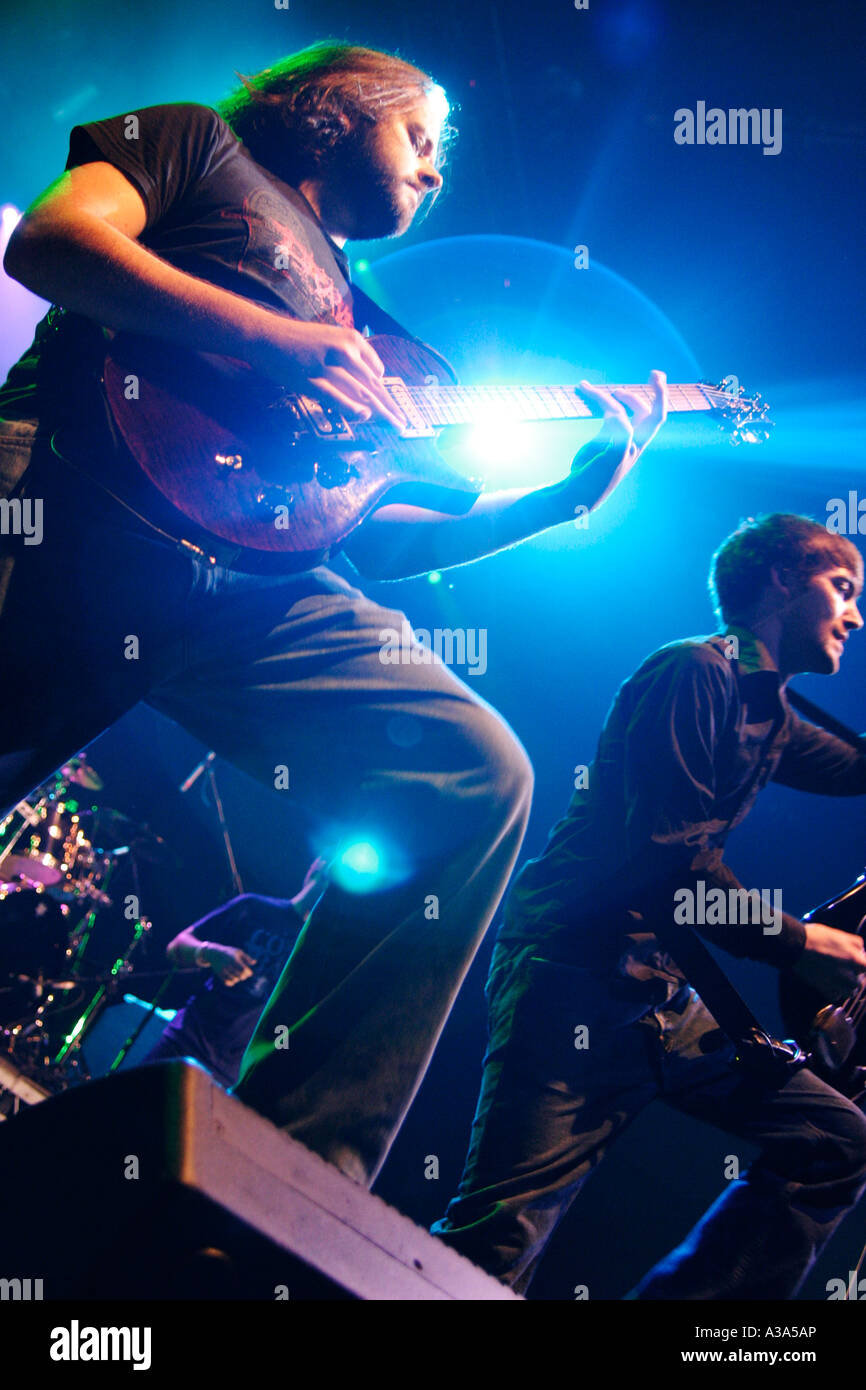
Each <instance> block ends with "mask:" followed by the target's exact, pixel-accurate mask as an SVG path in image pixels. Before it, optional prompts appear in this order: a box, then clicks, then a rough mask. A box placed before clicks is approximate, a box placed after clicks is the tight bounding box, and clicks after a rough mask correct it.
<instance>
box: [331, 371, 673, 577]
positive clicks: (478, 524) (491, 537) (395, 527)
mask: <svg viewBox="0 0 866 1390" xmlns="http://www.w3.org/2000/svg"><path fill="white" fill-rule="evenodd" d="M650 384H651V386H652V392H651V397H652V400H651V404H650V405H647V404H646V402H644V401H643V400H640V399H639V398H638V397H637V396H636V395H633V394H631V393H630V392H627V391H621V392H618V393H617V395H616V396H614V395H613V394H612V393H611V392H609V391H605V390H604V389H603V388H602V387H600V386H591V385H590V384H589V382H582V383H581V391H582V392H583V394H584V395H586V396H588V397H591V398H592V399H593V400H594V401H596V402H597V403H598V404H600V405H601V406H602V408H603V409H604V419H603V421H602V426H601V429H600V430H599V432H598V434H597V435H596V436H595V438H594V439H592V440H591V441H590V442H589V443H588V444H586V445H585V446H584V447H583V448H582V449H581V450H580V452H579V453H578V454H577V455H576V457H575V459H574V462H573V463H572V467H571V473H570V474H569V476H568V477H567V478H565V479H564V480H563V481H562V482H559V483H554V484H553V485H552V486H550V487H543V488H519V489H518V488H515V489H513V490H511V491H509V492H490V493H482V495H481V496H480V497H479V498H478V500H477V501H476V502H475V503H474V505H473V506H472V507H471V508H470V510H469V511H468V512H466V513H464V515H463V516H447V515H445V514H444V513H442V512H433V511H428V510H427V509H426V508H424V507H413V506H408V505H406V504H395V503H390V504H386V505H385V506H384V507H380V509H379V510H378V511H376V512H374V513H373V514H372V516H370V517H368V518H367V520H366V521H365V523H364V525H363V526H362V527H360V529H359V530H358V531H357V532H356V533H355V535H354V536H353V537H352V538H351V540H350V542H349V543H348V545H346V546H345V547H344V548H345V550H346V553H347V554H348V556H349V558H350V559H351V560H352V561H353V563H355V564H356V565H357V567H358V569H359V570H360V571H361V573H362V574H365V575H367V576H368V577H370V578H372V579H404V578H407V577H408V576H410V575H413V574H425V573H427V572H428V571H429V570H434V569H447V568H448V567H449V565H463V564H467V563H468V562H469V561H470V560H479V559H481V557H482V556H484V555H492V554H493V553H494V552H495V551H497V550H504V549H506V547H508V546H510V545H516V544H517V542H518V541H522V540H526V539H527V537H529V536H534V535H537V534H538V532H539V531H546V530H548V529H549V528H550V527H551V526H558V525H561V524H562V522H565V521H573V520H574V517H575V515H576V513H577V510H578V508H579V507H582V508H586V509H587V510H589V511H595V509H596V508H597V507H600V506H601V504H602V502H604V501H605V499H606V498H607V497H609V496H610V494H611V493H612V492H613V490H614V488H616V487H618V486H619V484H620V483H621V482H622V480H623V479H624V478H625V477H626V475H627V474H628V473H630V472H631V470H632V468H633V467H634V465H635V464H636V463H637V460H638V459H639V458H640V456H641V454H642V453H643V451H644V449H645V448H646V446H647V445H648V444H649V443H650V441H651V440H652V439H653V438H654V437H655V435H656V434H657V433H658V431H659V429H660V428H661V426H662V425H663V423H664V421H665V419H666V416H667V380H666V377H665V374H664V372H652V373H651V375H650ZM629 411H631V415H629Z"/></svg>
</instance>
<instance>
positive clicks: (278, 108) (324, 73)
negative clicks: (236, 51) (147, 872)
mask: <svg viewBox="0 0 866 1390" xmlns="http://www.w3.org/2000/svg"><path fill="white" fill-rule="evenodd" d="M238 76H239V77H240V79H241V84H242V85H241V86H240V87H238V88H237V89H236V90H235V91H234V92H232V93H231V94H230V96H228V97H227V98H226V99H225V101H223V102H221V103H220V105H219V106H218V107H217V110H218V111H219V114H220V115H221V116H222V118H223V120H224V121H226V123H227V124H228V125H229V126H230V127H231V129H232V131H233V132H234V134H235V135H237V137H238V139H240V140H242V141H243V143H244V144H245V145H246V147H247V149H248V150H249V151H250V154H251V155H252V156H253V159H255V160H256V161H257V162H258V163H259V164H262V165H264V166H265V168H266V169H269V170H270V171H271V172H272V173H274V174H276V175H277V176H278V177H279V178H281V179H282V180H283V181H284V182H285V183H288V184H289V185H291V186H292V187H297V185H298V184H299V183H301V182H302V181H303V180H304V179H306V178H310V177H312V176H314V175H315V174H316V173H317V172H318V171H319V170H320V169H321V167H322V164H323V163H324V162H325V160H326V159H327V157H328V155H329V154H330V153H332V152H333V151H334V150H336V149H337V147H338V146H339V145H340V144H342V143H343V142H344V141H346V140H347V139H349V138H351V137H354V136H355V135H357V134H358V132H359V131H360V130H361V129H362V128H363V126H364V125H365V124H368V125H375V124H376V122H377V121H379V120H381V119H382V117H383V116H386V115H388V114H390V113H391V112H395V111H401V110H405V109H406V108H407V107H409V106H412V105H414V104H415V102H417V101H418V100H420V99H422V98H428V99H430V98H432V99H433V100H434V101H435V102H436V103H437V104H438V105H439V106H440V108H441V110H442V117H443V119H442V132H441V135H440V139H439V146H438V151H437V164H440V165H441V164H442V163H444V159H445V152H446V149H447V147H448V146H450V144H451V142H452V140H453V137H454V134H455V132H454V130H453V128H452V127H451V126H450V125H449V124H448V119H447V117H448V101H447V99H446V97H445V93H444V91H443V90H442V88H441V87H440V86H439V85H438V83H436V82H434V81H433V78H432V77H430V76H429V74H428V73H426V72H423V71H422V70H421V68H416V67H415V66H414V65H413V64H412V63H408V62H406V61H405V59H403V58H398V57H397V55H396V54H394V53H384V52H381V51H380V50H379V49H375V48H361V47H359V46H358V45H356V44H348V43H338V42H326V43H316V44H312V45H311V46H310V47H309V48H304V49H301V51H300V52H299V53H292V54H290V55H289V56H288V57H287V58H283V59H281V60H280V62H278V63H274V65H273V67H270V68H265V69H264V70H263V71H262V72H259V73H256V74H255V75H254V76H252V77H244V76H243V75H242V74H240V73H238Z"/></svg>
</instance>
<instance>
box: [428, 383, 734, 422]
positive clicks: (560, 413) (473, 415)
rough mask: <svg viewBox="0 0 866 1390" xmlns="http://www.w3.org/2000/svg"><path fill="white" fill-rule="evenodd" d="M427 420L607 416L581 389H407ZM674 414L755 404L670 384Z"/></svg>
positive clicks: (641, 391)
mask: <svg viewBox="0 0 866 1390" xmlns="http://www.w3.org/2000/svg"><path fill="white" fill-rule="evenodd" d="M605 389H606V390H608V391H629V392H631V393H632V394H633V395H635V396H637V397H638V398H639V399H640V400H642V401H643V402H644V403H645V404H646V405H650V403H651V401H652V392H651V388H650V387H649V386H647V385H646V383H642V384H641V385H638V386H630V385H629V386H618V385H614V386H607V387H606V388H605ZM404 390H405V391H407V393H408V395H409V397H410V399H411V400H412V402H413V403H414V405H415V407H416V409H417V411H418V413H419V415H420V416H421V417H422V418H423V420H424V421H425V422H426V423H427V424H428V425H430V426H431V427H433V428H435V429H439V428H441V427H443V426H446V425H471V424H484V423H486V422H487V421H490V420H495V421H496V423H497V424H502V423H503V422H508V421H510V420H511V421H514V422H515V423H516V422H519V421H522V420H526V421H530V420H588V419H590V418H592V417H593V416H595V417H597V416H598V415H599V414H600V413H601V412H600V411H599V410H598V409H597V408H596V407H594V406H591V405H589V404H588V403H587V402H586V401H585V400H584V399H583V397H582V396H581V395H580V394H579V388H578V387H576V386H451V385H440V384H438V383H433V384H430V385H429V386H408V387H404ZM668 398H669V403H668V411H669V412H670V413H676V412H678V411H699V410H704V411H706V410H717V409H725V408H730V407H731V406H732V405H736V406H737V407H738V408H745V409H748V408H749V407H750V406H752V404H753V402H751V401H749V400H747V399H745V398H739V399H738V398H737V397H736V396H733V395H731V394H730V393H728V392H726V391H722V390H720V389H717V388H715V387H712V386H706V385H703V384H701V383H699V382H688V383H684V384H676V383H674V384H673V385H669V386H668Z"/></svg>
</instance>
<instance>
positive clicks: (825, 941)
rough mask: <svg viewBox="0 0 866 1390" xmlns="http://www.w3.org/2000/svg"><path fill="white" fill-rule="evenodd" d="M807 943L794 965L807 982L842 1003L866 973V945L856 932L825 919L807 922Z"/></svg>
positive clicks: (832, 1001) (830, 999) (822, 993)
mask: <svg viewBox="0 0 866 1390" xmlns="http://www.w3.org/2000/svg"><path fill="white" fill-rule="evenodd" d="M803 925H804V926H805V928H806V944H805V946H804V947H803V954H802V955H801V956H800V957H799V958H798V960H797V961H796V963H795V964H794V965H793V966H792V967H791V968H792V970H793V972H794V974H795V975H798V976H799V977H800V979H801V980H805V982H806V984H809V985H811V986H812V988H813V989H816V990H818V991H819V993H820V994H821V995H822V996H823V997H824V998H825V999H826V1000H828V1001H829V1002H830V1003H833V1004H835V1003H838V1001H839V1000H840V999H844V998H845V997H846V996H847V995H849V994H850V993H851V991H852V990H853V989H855V988H856V986H857V984H858V982H859V980H860V977H861V976H862V975H864V974H866V947H864V945H863V938H862V937H860V936H858V935H857V934H856V933H855V932H847V931H839V930H838V929H837V928H836V927H826V926H824V924H823V923H821V922H804V924H803Z"/></svg>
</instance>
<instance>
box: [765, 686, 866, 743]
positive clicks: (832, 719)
mask: <svg viewBox="0 0 866 1390" xmlns="http://www.w3.org/2000/svg"><path fill="white" fill-rule="evenodd" d="M785 694H786V696H787V699H788V704H789V705H793V707H794V709H795V710H799V712H800V714H802V715H803V716H804V718H806V719H808V720H809V721H810V722H811V723H812V724H819V725H820V726H821V728H823V729H826V730H827V732H828V733H831V734H835V735H836V737H837V738H841V739H842V741H843V742H844V743H850V745H851V747H852V748H856V749H857V752H858V753H862V754H863V756H864V757H866V738H864V737H863V735H862V734H855V732H854V730H853V729H849V727H848V725H847V724H843V723H842V720H841V719H837V718H836V716H835V714H828V713H827V711H826V710H825V709H822V708H821V706H820V705H816V704H813V702H812V701H811V700H807V699H806V697H805V695H800V694H799V692H798V691H796V690H791V689H790V688H789V689H788V690H787V691H786V692H785Z"/></svg>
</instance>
